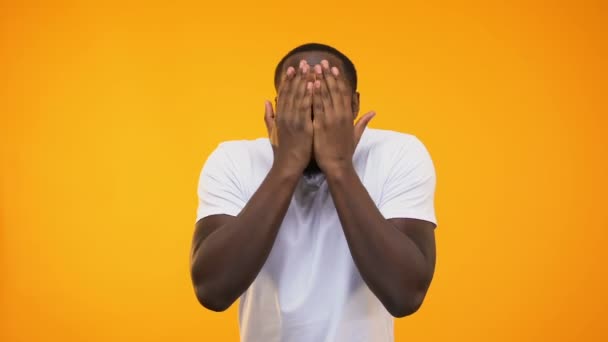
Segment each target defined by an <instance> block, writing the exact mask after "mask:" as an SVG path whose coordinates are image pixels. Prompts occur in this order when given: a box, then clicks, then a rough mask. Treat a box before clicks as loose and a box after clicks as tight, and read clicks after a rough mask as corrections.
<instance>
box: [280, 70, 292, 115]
mask: <svg viewBox="0 0 608 342" xmlns="http://www.w3.org/2000/svg"><path fill="white" fill-rule="evenodd" d="M295 74H296V69H295V68H294V67H291V66H290V67H289V68H287V71H286V72H285V74H283V76H282V77H281V84H280V85H279V89H278V91H277V114H278V113H281V112H284V111H285V110H286V109H287V108H286V104H287V103H288V101H287V99H288V98H289V95H288V94H289V93H290V91H291V86H292V84H293V78H294V77H295Z"/></svg>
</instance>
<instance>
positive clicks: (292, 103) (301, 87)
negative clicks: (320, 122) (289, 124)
mask: <svg viewBox="0 0 608 342" xmlns="http://www.w3.org/2000/svg"><path fill="white" fill-rule="evenodd" d="M309 69H310V67H309V66H308V63H307V62H306V60H304V59H303V60H301V61H300V65H299V67H298V71H297V73H296V74H295V76H294V78H293V80H292V86H291V88H290V94H288V95H287V96H288V99H287V100H288V106H287V110H288V111H289V113H295V112H297V111H298V105H299V104H300V101H301V99H302V96H303V95H304V93H305V91H306V74H307V73H308V70H309Z"/></svg>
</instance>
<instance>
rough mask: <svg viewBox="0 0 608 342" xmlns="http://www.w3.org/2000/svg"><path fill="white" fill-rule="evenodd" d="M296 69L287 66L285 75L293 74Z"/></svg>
mask: <svg viewBox="0 0 608 342" xmlns="http://www.w3.org/2000/svg"><path fill="white" fill-rule="evenodd" d="M295 71H296V70H295V69H294V68H293V67H289V68H287V76H291V75H293V73H294V72H295Z"/></svg>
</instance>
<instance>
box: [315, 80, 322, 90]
mask: <svg viewBox="0 0 608 342" xmlns="http://www.w3.org/2000/svg"><path fill="white" fill-rule="evenodd" d="M315 88H321V81H319V80H316V81H315Z"/></svg>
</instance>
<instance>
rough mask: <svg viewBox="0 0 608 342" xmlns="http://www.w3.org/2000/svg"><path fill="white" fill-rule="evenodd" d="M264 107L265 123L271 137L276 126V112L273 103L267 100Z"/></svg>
mask: <svg viewBox="0 0 608 342" xmlns="http://www.w3.org/2000/svg"><path fill="white" fill-rule="evenodd" d="M264 105H265V110H264V123H266V130H267V131H268V136H270V132H271V131H272V127H273V126H274V111H273V110H272V103H270V101H268V100H266V101H265V102H264Z"/></svg>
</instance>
